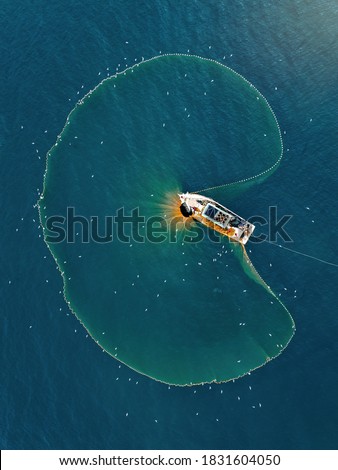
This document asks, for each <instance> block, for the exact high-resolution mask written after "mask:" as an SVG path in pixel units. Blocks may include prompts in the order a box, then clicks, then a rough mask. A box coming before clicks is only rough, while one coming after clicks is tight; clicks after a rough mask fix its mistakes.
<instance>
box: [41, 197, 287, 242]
mask: <svg viewBox="0 0 338 470" xmlns="http://www.w3.org/2000/svg"><path fill="white" fill-rule="evenodd" d="M292 217H293V216H292V215H282V216H281V217H279V216H278V211H277V206H270V207H269V209H268V216H267V217H264V216H262V215H254V216H251V217H249V218H248V222H250V223H251V224H254V225H255V231H254V232H253V234H252V235H251V237H250V242H251V243H263V242H265V241H269V242H277V241H278V240H283V241H284V242H289V243H290V242H292V241H293V240H292V238H291V236H290V235H289V233H288V232H287V229H286V225H287V224H288V222H289V221H290V220H291V219H292ZM44 227H45V237H46V241H47V243H51V244H53V243H64V242H67V243H112V242H116V241H118V242H120V243H129V244H130V243H145V242H150V243H168V242H169V243H177V242H178V241H179V242H186V243H198V242H201V241H202V240H204V239H206V238H207V239H209V240H210V241H211V242H213V243H221V242H222V241H224V235H222V234H221V233H219V232H217V231H216V230H214V229H213V228H212V227H206V226H204V225H202V224H201V223H199V222H196V221H195V220H194V219H193V218H192V217H189V218H184V217H168V216H164V215H153V216H150V217H146V216H144V215H142V214H141V212H140V209H139V207H135V208H134V209H132V210H129V211H127V210H126V209H125V208H124V207H120V208H119V209H118V210H117V211H116V213H115V214H113V215H105V216H95V215H92V216H90V217H85V216H83V215H80V214H76V213H75V208H74V207H67V210H66V215H65V216H64V215H53V216H50V217H48V218H46V220H45V224H44ZM215 227H216V226H215ZM216 228H217V227H216ZM263 229H264V230H263Z"/></svg>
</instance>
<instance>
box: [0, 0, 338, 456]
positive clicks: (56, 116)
mask: <svg viewBox="0 0 338 470" xmlns="http://www.w3.org/2000/svg"><path fill="white" fill-rule="evenodd" d="M206 3H207V4H206ZM247 3H248V2H223V3H220V2H218V1H211V2H202V1H196V2H174V1H161V2H155V1H148V2H135V1H129V2H128V1H111V2H105V3H104V6H103V5H102V4H101V2H85V3H84V2H79V1H74V0H73V1H70V2H66V1H64V0H62V1H61V0H60V1H58V2H52V3H48V4H46V3H45V2H38V1H31V2H19V1H15V0H14V1H4V2H2V5H1V11H0V47H1V50H0V52H1V53H0V61H1V102H0V145H1V147H0V152H1V153H0V155H1V162H2V165H1V170H0V171H1V173H0V174H1V186H2V191H1V207H2V214H3V220H2V225H3V227H2V231H1V234H2V243H1V263H0V270H1V281H2V282H1V295H2V303H1V305H2V315H1V348H2V350H1V353H2V354H1V357H2V365H1V384H2V387H1V392H0V393H1V398H0V400H1V405H2V406H1V417H0V423H1V424H0V433H1V448H25V449H30V448H31V449H56V448H58V449H68V448H80V449H81V448H83V449H87V448H88V449H91V448H102V449H105V448H116V449H118V448H120V449H128V448H163V449H165V448H174V449H175V448H177V449H178V448H187V449H190V448H191V449H195V448H275V449H278V448H305V449H311V448H322V449H328V448H336V447H337V442H338V435H337V434H338V432H337V429H338V426H337V425H338V409H337V405H336V396H337V391H338V374H337V372H336V363H337V356H338V347H337V342H336V338H337V334H338V319H337V296H336V293H335V289H336V285H337V272H338V271H337V268H335V267H333V266H329V265H325V264H323V263H320V262H319V261H315V260H311V259H308V258H305V257H301V256H299V255H296V254H293V253H289V252H286V251H284V250H281V249H279V248H277V247H273V246H271V245H268V244H263V245H261V246H259V247H257V246H255V248H254V249H253V250H252V254H251V256H252V260H253V262H254V264H255V266H256V267H257V269H258V270H259V272H260V273H261V274H262V275H263V277H264V279H265V280H266V281H267V282H268V283H269V284H270V285H271V286H272V287H273V289H274V290H275V291H276V293H281V297H282V298H283V301H284V303H285V304H286V305H287V307H288V309H289V310H290V311H291V312H292V314H293V317H294V319H295V321H296V325H297V333H296V336H295V337H294V339H293V340H292V342H291V343H290V345H289V346H288V348H287V349H286V350H285V352H284V353H283V354H282V355H281V356H280V357H279V358H278V359H277V360H275V361H273V362H272V363H270V364H268V365H267V366H265V367H263V368H262V369H260V370H258V371H256V372H254V373H252V374H251V375H250V376H247V377H245V378H243V379H241V380H239V381H236V382H235V383H229V384H224V385H212V386H211V388H209V386H204V387H196V388H186V389H181V388H173V387H171V388H170V389H169V388H168V387H167V386H165V385H163V384H159V383H156V382H154V381H152V380H150V379H147V378H145V377H142V376H140V375H138V374H137V373H134V372H132V371H131V370H130V369H128V368H127V367H125V366H121V367H119V365H118V363H117V362H115V361H114V360H112V359H111V358H110V357H108V355H107V354H105V353H102V351H101V350H100V349H99V348H98V347H97V345H96V344H95V343H94V342H93V341H92V340H91V339H90V338H86V333H85V330H84V329H83V328H82V327H81V325H80V324H79V322H78V321H77V320H76V319H75V317H74V316H73V315H72V314H71V313H70V312H69V311H68V309H67V306H66V304H65V303H64V300H63V297H62V295H61V294H60V292H61V289H62V281H61V278H60V276H59V274H58V272H57V270H56V269H55V263H54V261H53V259H52V258H51V256H50V254H49V252H48V250H47V248H46V246H45V244H44V242H43V237H42V233H41V229H40V228H39V225H38V214H37V211H36V209H34V208H33V206H34V204H35V203H36V200H37V197H38V193H39V191H41V189H42V178H43V173H44V169H45V154H46V152H47V151H48V149H49V148H50V147H51V146H52V145H53V144H54V142H55V139H56V136H57V134H58V133H59V132H60V130H61V129H62V127H63V125H64V122H65V118H66V116H67V114H68V113H69V111H70V110H71V109H72V107H73V105H74V104H75V102H76V101H77V99H78V98H79V97H81V95H82V94H84V93H85V92H86V91H88V90H89V89H90V88H92V87H93V86H95V85H96V84H97V83H98V81H100V79H102V77H103V76H104V75H105V74H107V73H111V72H113V71H115V68H116V67H118V64H120V68H124V67H125V65H126V64H127V65H131V64H132V63H133V62H134V61H135V59H137V60H140V59H141V58H142V56H143V57H145V58H148V57H151V56H153V55H157V54H159V53H160V51H161V52H163V53H164V52H187V51H188V50H189V51H190V52H191V53H196V54H199V55H202V56H206V57H210V58H214V59H216V60H220V61H223V62H224V63H225V64H227V65H229V66H230V67H232V68H233V69H235V70H237V71H238V72H239V73H241V74H243V75H244V76H245V77H246V78H248V79H249V80H250V81H251V82H252V83H253V84H254V85H255V86H257V88H258V89H259V90H260V91H262V92H263V94H264V95H265V96H266V98H267V99H268V100H269V102H270V104H271V105H272V107H273V109H274V111H275V112H276V114H277V117H278V120H279V122H280V125H281V128H282V131H285V132H286V134H284V135H283V138H284V146H285V158H284V160H283V161H282V164H281V166H280V167H279V169H278V171H276V172H275V173H274V175H273V176H271V178H270V179H269V180H268V181H266V182H265V183H264V184H262V185H261V186H260V188H259V190H257V188H256V189H255V188H253V189H252V190H251V192H250V194H249V196H250V200H251V204H252V200H253V199H255V200H256V211H257V214H262V215H265V216H266V215H267V213H268V206H269V205H278V211H279V212H280V214H286V213H287V214H293V216H294V217H293V219H292V221H291V222H290V223H289V225H288V230H289V233H290V235H291V236H292V238H293V239H294V244H293V245H292V248H294V249H296V250H298V251H303V252H305V253H308V254H311V255H313V256H317V257H319V258H323V259H326V260H329V261H331V262H334V263H337V260H338V250H337V248H336V243H335V238H334V236H335V233H336V231H337V228H338V224H337V221H336V218H335V214H336V213H337V209H338V207H337V206H338V203H337V197H336V194H337V180H338V175H337V173H338V172H337V162H336V155H337V150H338V149H337V139H336V135H335V132H336V122H335V114H336V109H337V91H336V82H337V74H336V68H337V67H336V58H337V49H338V46H337V44H338V33H337V26H336V25H337V20H338V7H337V5H336V2H334V1H333V0H330V1H326V2H321V1H312V2H303V1H296V2H295V1H286V2H283V3H282V2H264V5H262V2H250V5H249V4H247ZM223 57H224V59H223ZM107 68H109V70H107ZM82 86H83V88H82ZM276 88H277V89H276ZM78 92H79V93H78ZM240 204H242V206H240ZM241 208H242V211H241V212H243V208H245V201H244V200H242V201H241V203H239V206H238V211H239V212H240V209H241ZM249 248H250V247H249ZM270 265H271V266H270ZM285 289H286V290H285ZM295 290H296V292H295ZM250 387H251V388H250ZM238 397H240V399H238ZM259 404H261V406H259ZM197 413H198V414H197Z"/></svg>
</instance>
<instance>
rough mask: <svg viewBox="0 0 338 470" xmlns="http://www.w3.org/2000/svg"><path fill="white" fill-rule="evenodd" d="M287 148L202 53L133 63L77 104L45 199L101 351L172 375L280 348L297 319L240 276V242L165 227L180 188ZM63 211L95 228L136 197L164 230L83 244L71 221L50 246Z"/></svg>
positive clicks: (179, 381) (261, 164)
mask: <svg viewBox="0 0 338 470" xmlns="http://www.w3.org/2000/svg"><path fill="white" fill-rule="evenodd" d="M281 151H282V144H281V138H280V131H279V128H278V124H277V122H276V119H275V116H274V114H273V112H272V111H271V109H270V107H269V105H268V103H267V102H266V101H265V99H264V98H263V96H262V95H261V94H260V93H259V92H258V91H257V90H256V89H255V88H254V87H253V86H252V85H251V84H249V83H248V82H247V81H246V80H245V79H243V78H242V77H240V76H239V75H238V74H236V73H235V72H233V71H232V70H230V69H229V68H226V67H224V66H223V65H222V64H220V63H216V62H213V61H210V60H205V59H202V58H199V57H193V56H179V55H176V56H164V57H158V58H155V59H153V60H151V61H149V62H147V63H140V64H137V65H136V66H135V67H133V68H131V69H129V70H127V71H125V72H122V73H121V74H120V75H117V76H114V77H112V78H111V79H109V80H108V79H106V80H104V82H103V83H102V84H101V85H100V86H99V87H97V88H96V89H95V90H94V92H92V93H89V94H88V95H87V96H86V97H85V99H84V100H81V102H80V103H79V104H78V105H77V107H76V108H75V110H74V111H73V112H72V113H71V114H70V116H69V117H68V119H67V124H66V126H65V129H64V131H63V132H62V134H61V135H60V138H59V139H58V141H57V143H56V145H55V146H54V147H53V149H52V150H51V151H50V152H49V154H48V163H47V169H46V178H45V186H44V191H43V195H42V196H41V199H40V201H39V207H40V211H41V221H42V225H43V226H44V235H45V237H46V239H47V241H48V240H49V241H48V246H49V248H50V250H51V252H52V253H53V256H54V258H55V259H56V261H57V264H58V267H59V269H60V271H61V272H62V275H63V280H64V283H65V297H66V300H67V302H68V303H69V306H70V307H71V309H72V310H73V311H74V312H75V314H76V316H77V317H78V318H79V319H80V321H81V322H82V323H83V324H84V325H85V327H86V329H87V330H88V332H89V333H90V335H91V336H92V337H93V338H94V339H95V341H96V342H97V343H98V344H99V345H100V346H101V347H102V348H103V349H104V350H105V351H107V352H109V354H110V355H112V356H113V357H115V358H116V359H118V360H120V361H122V362H123V363H125V364H127V365H129V366H130V367H131V368H133V369H135V370H137V371H139V372H141V373H142V374H145V375H147V376H149V377H152V378H154V379H156V380H160V381H162V382H165V383H169V384H176V385H192V384H199V383H205V382H222V381H228V380H231V379H234V378H237V377H240V376H243V375H245V374H246V373H248V372H250V371H252V370H254V369H256V368H258V367H260V366H262V365H264V364H265V363H266V362H268V361H269V360H271V359H272V358H274V357H275V356H277V355H279V354H280V352H281V351H282V350H283V349H284V347H285V346H286V345H287V344H288V342H289V341H290V339H291V337H292V335H293V333H294V323H293V320H292V318H291V315H290V314H289V312H288V311H287V309H286V308H285V307H284V305H283V304H282V303H281V302H280V301H278V300H279V299H278V297H276V296H275V297H274V296H273V295H272V294H273V293H272V292H271V291H269V289H265V288H264V286H263V287H262V285H260V284H259V283H257V282H254V280H252V279H250V278H249V279H250V280H249V282H248V279H247V278H246V277H245V274H244V271H243V270H242V267H241V264H240V263H239V262H238V260H237V259H235V256H234V254H233V251H234V250H235V251H240V252H241V251H242V248H241V247H240V246H237V245H235V246H233V244H229V243H228V240H227V238H226V237H225V238H222V239H220V240H219V241H218V242H217V243H214V244H212V243H211V242H210V240H208V237H207V236H206V235H207V234H208V232H207V231H205V232H204V235H205V237H204V238H205V239H204V240H203V241H201V242H193V241H192V240H194V239H193V238H192V237H189V236H188V235H189V232H188V230H187V229H186V230H184V229H181V231H182V233H178V234H177V237H176V239H174V238H173V235H175V230H174V229H170V228H169V227H167V224H169V225H170V224H171V220H172V219H173V217H174V216H175V215H176V214H177V213H179V211H178V207H179V199H178V196H177V191H178V189H177V188H180V190H182V189H183V188H184V189H186V187H187V186H188V187H189V188H190V187H192V186H191V185H192V184H194V185H195V186H196V187H204V188H207V187H210V186H211V185H220V184H222V183H227V184H229V183H231V182H235V181H236V180H245V179H247V178H251V177H252V176H254V175H258V174H261V173H264V172H265V171H266V170H269V169H270V168H271V167H274V166H275V165H276V163H277V162H279V160H280V156H281ZM183 185H184V186H183ZM243 185H245V183H243ZM236 186H237V187H239V188H240V187H241V184H237V185H236ZM210 192H211V193H212V191H211V190H210V191H209V193H210ZM218 192H219V193H222V191H221V188H218ZM225 196H226V191H224V194H223V198H224V197H225ZM69 207H73V208H74V209H75V212H76V214H77V217H79V216H80V215H81V216H82V217H86V219H87V220H88V221H91V220H92V218H93V217H95V216H96V217H98V218H99V225H100V227H101V233H105V228H104V224H103V221H104V218H105V217H107V216H109V215H112V214H113V215H115V216H116V214H117V213H118V211H119V208H124V210H125V212H126V214H130V213H131V210H132V209H134V208H136V207H137V208H138V210H139V213H140V215H142V216H143V217H144V218H145V220H148V219H150V217H160V216H161V215H162V223H165V224H166V227H164V228H168V230H167V234H166V235H164V234H163V235H162V238H163V240H162V241H161V242H156V240H158V238H155V236H151V234H150V228H149V225H148V222H143V226H142V225H141V224H140V235H141V237H138V238H135V237H132V238H131V240H129V242H128V241H127V237H121V236H120V237H118V230H115V231H114V232H113V233H112V239H111V240H110V241H107V242H106V243H98V242H97V241H95V240H92V239H91V240H88V241H86V242H85V243H83V235H84V229H83V228H81V227H79V223H78V227H77V229H75V227H74V231H75V230H77V238H76V237H74V242H73V243H69V239H68V240H67V239H65V240H64V241H63V242H62V243H56V242H54V238H53V235H55V234H53V232H52V231H51V230H50V228H51V227H49V225H48V219H49V218H51V217H53V216H55V215H57V216H64V217H65V218H66V217H67V208H69ZM163 216H165V218H164V217H163ZM246 217H247V218H248V217H249V214H247V215H246ZM182 222H183V218H181V223H182ZM158 223H159V222H157V224H158ZM142 227H143V228H142ZM71 230H73V229H70V228H68V229H67V231H68V234H69V233H70V231H71ZM124 231H125V233H126V234H130V233H131V229H130V228H128V224H125V226H124ZM202 233H203V232H202ZM156 236H157V237H158V234H157V235H156ZM124 238H126V240H125V241H124ZM142 238H143V240H142ZM75 240H76V241H75ZM254 274H255V273H254ZM258 280H259V278H258Z"/></svg>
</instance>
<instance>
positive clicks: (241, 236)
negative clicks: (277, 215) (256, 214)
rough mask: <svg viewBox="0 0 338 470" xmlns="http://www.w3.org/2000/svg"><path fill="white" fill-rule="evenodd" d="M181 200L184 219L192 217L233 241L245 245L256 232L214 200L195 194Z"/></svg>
mask: <svg viewBox="0 0 338 470" xmlns="http://www.w3.org/2000/svg"><path fill="white" fill-rule="evenodd" d="M179 198H180V201H181V205H180V211H181V214H182V215H183V216H184V217H187V218H188V217H192V218H193V219H195V220H198V221H199V222H201V223H202V224H203V225H206V226H207V227H211V228H212V229H214V230H216V231H217V232H219V233H221V234H222V235H226V236H227V237H229V238H230V239H231V240H234V241H236V242H239V243H242V244H243V245H245V244H246V243H247V241H248V240H249V238H250V236H251V234H252V232H253V231H254V230H255V226H254V225H253V224H251V223H250V222H248V221H247V220H245V219H243V218H242V217H240V216H239V215H237V214H235V213H234V212H233V211H231V210H230V209H227V208H226V207H224V206H222V205H221V204H219V203H218V202H216V201H214V200H213V199H210V198H208V197H205V196H201V195H200V194H194V193H182V194H179Z"/></svg>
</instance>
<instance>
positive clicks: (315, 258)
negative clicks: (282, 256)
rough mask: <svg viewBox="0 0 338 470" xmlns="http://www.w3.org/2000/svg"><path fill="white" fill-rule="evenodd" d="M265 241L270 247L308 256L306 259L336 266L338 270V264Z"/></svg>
mask: <svg viewBox="0 0 338 470" xmlns="http://www.w3.org/2000/svg"><path fill="white" fill-rule="evenodd" d="M265 241H266V242H267V243H270V245H274V246H278V248H283V250H287V251H291V252H292V253H296V254H297V255H301V256H306V258H311V259H314V260H316V261H320V262H321V263H324V264H328V265H330V266H334V267H336V268H338V264H336V263H331V262H330V261H325V260H324V259H321V258H317V257H316V256H312V255H308V254H307V253H303V252H301V251H297V250H293V249H292V248H287V247H286V246H282V245H279V244H278V243H273V242H269V241H268V240H265Z"/></svg>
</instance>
